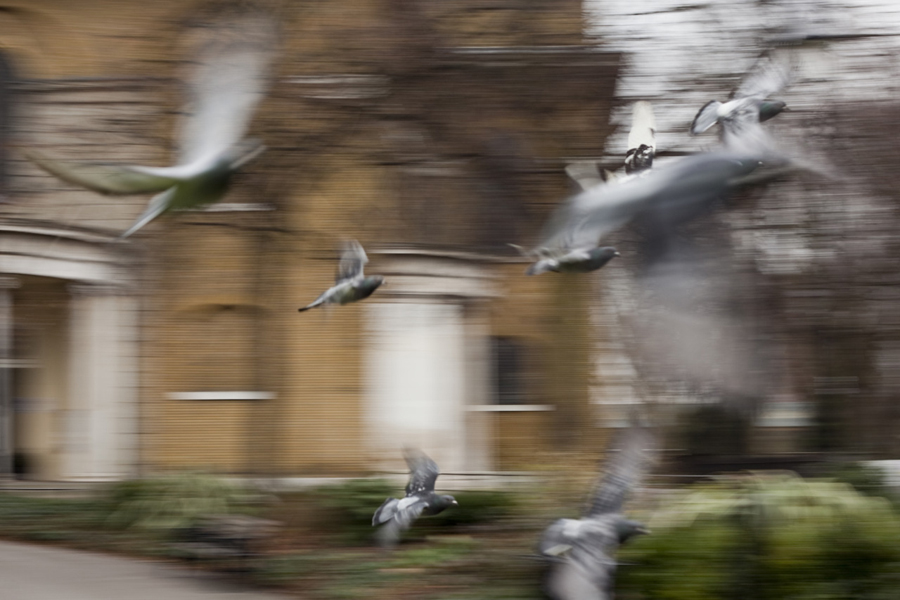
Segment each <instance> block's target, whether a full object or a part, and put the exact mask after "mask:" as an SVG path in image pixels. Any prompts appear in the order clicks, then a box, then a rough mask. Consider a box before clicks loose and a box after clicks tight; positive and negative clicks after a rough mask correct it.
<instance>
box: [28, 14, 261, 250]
mask: <svg viewBox="0 0 900 600" xmlns="http://www.w3.org/2000/svg"><path fill="white" fill-rule="evenodd" d="M206 25H208V26H207V27H198V28H196V31H197V32H198V35H199V40H197V42H198V49H197V52H196V55H195V56H194V57H193V59H192V61H191V63H190V68H191V71H190V73H189V77H188V102H187V107H186V110H185V114H186V117H185V119H184V122H183V123H182V127H181V139H180V151H179V157H178V162H177V164H176V165H175V166H172V167H144V166H138V165H111V164H97V163H71V162H65V161H56V160H51V159H49V158H47V157H45V156H43V155H41V154H39V153H37V152H33V151H31V152H28V153H26V155H27V156H28V158H29V159H30V160H32V161H33V162H34V163H36V164H37V165H38V166H40V167H41V168H43V169H44V170H45V171H48V172H49V173H51V174H53V175H55V176H56V177H58V178H60V179H62V180H63V181H67V182H69V183H72V184H75V185H79V186H81V187H85V188H87V189H90V190H93V191H95V192H99V193H101V194H110V195H131V194H147V193H157V195H156V196H154V197H153V198H152V199H151V200H150V202H149V204H148V206H147V208H146V210H145V211H144V213H143V214H142V215H141V216H140V217H138V219H137V221H135V223H134V224H133V225H132V226H131V227H130V228H129V229H128V230H127V231H126V232H125V233H123V234H122V235H121V236H120V239H121V238H127V237H128V236H130V235H132V234H133V233H134V232H136V231H138V230H139V229H141V228H142V227H144V226H145V225H147V224H148V223H150V222H151V221H153V220H154V219H156V218H157V217H159V216H160V215H162V214H163V213H166V212H169V211H172V210H184V209H191V208H197V207H200V206H204V205H207V204H211V203H214V202H217V201H219V200H221V199H222V197H223V196H224V195H225V193H226V191H227V190H228V184H229V180H230V178H231V175H232V174H233V173H234V172H235V171H236V170H237V169H238V168H240V167H241V166H242V165H244V164H245V163H247V162H248V161H250V160H252V159H253V158H255V157H256V156H257V155H259V154H260V153H261V152H262V151H263V150H264V147H263V146H262V144H261V143H260V142H259V141H256V140H245V139H244V133H245V131H246V129H247V125H248V123H249V121H250V118H251V117H252V116H253V113H254V110H255V108H256V105H257V104H258V103H259V102H260V100H261V99H262V97H263V95H264V93H265V89H266V87H267V83H268V81H267V80H268V69H269V64H270V62H271V59H272V56H273V52H274V45H275V42H276V38H277V36H276V27H275V24H274V22H273V20H272V19H271V17H270V16H268V15H267V14H263V13H260V12H256V11H252V12H250V11H241V10H238V11H234V12H226V13H224V14H222V13H220V14H217V15H215V16H213V17H212V19H211V22H210V23H208V24H206ZM160 192H161V193H160Z"/></svg>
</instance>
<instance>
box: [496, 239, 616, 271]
mask: <svg viewBox="0 0 900 600" xmlns="http://www.w3.org/2000/svg"><path fill="white" fill-rule="evenodd" d="M510 246H512V247H513V248H515V249H516V250H518V251H519V252H520V253H521V254H522V255H523V256H526V257H533V256H537V257H538V260H537V262H535V263H534V264H532V265H531V266H529V267H528V268H527V269H526V270H525V274H526V275H540V274H541V273H547V272H553V273H590V272H591V271H596V270H597V269H600V268H602V267H603V266H604V265H605V264H606V263H608V262H609V261H611V260H612V259H614V258H615V257H617V256H620V254H619V251H618V250H616V249H615V248H613V247H612V246H602V247H598V248H583V249H578V250H569V251H568V252H564V253H558V254H555V255H554V253H553V252H551V251H549V250H547V249H545V248H536V249H534V250H532V251H530V252H529V251H527V250H525V249H524V248H522V247H521V246H516V245H515V244H510Z"/></svg>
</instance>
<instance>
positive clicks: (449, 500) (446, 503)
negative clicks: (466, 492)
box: [434, 494, 459, 510]
mask: <svg viewBox="0 0 900 600" xmlns="http://www.w3.org/2000/svg"><path fill="white" fill-rule="evenodd" d="M434 505H435V508H438V509H440V510H445V509H447V508H450V507H451V506H459V503H458V502H457V501H456V498H454V497H453V496H450V495H447V494H445V495H443V496H438V497H437V499H436V500H435V502H434Z"/></svg>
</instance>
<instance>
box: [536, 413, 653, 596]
mask: <svg viewBox="0 0 900 600" xmlns="http://www.w3.org/2000/svg"><path fill="white" fill-rule="evenodd" d="M651 441H652V440H651V436H650V434H649V432H647V431H646V430H644V429H643V428H639V427H635V426H632V427H631V428H630V429H628V430H627V431H626V432H625V435H624V438H623V440H622V447H621V450H620V451H619V452H618V454H616V455H615V456H614V457H613V458H612V459H610V460H609V462H608V463H607V468H606V474H605V476H604V477H603V478H602V479H601V480H600V482H599V485H598V486H597V488H596V489H595V492H594V497H593V499H592V502H591V506H590V508H589V509H588V511H587V514H585V516H584V517H582V518H581V519H559V520H558V521H556V522H555V523H553V524H552V525H550V526H549V527H548V528H547V529H546V530H545V531H544V534H543V536H542V538H541V540H540V543H539V544H538V551H539V552H540V554H541V555H542V556H544V557H545V558H547V559H548V560H550V561H551V565H550V572H549V574H548V578H547V591H548V593H549V594H550V596H551V597H553V598H555V599H556V600H587V599H592V600H607V599H609V598H612V588H613V583H614V577H615V572H616V559H615V553H616V550H618V548H619V546H620V545H622V544H624V543H625V542H626V541H628V540H629V539H630V538H632V537H634V536H636V535H640V534H646V533H649V531H647V529H646V528H645V527H644V526H643V524H641V523H639V522H637V521H633V520H631V519H627V518H625V517H624V516H623V515H622V505H623V504H624V502H625V499H626V498H627V496H628V495H629V494H630V493H631V491H632V490H633V489H634V488H635V487H636V486H637V485H638V483H639V481H640V479H641V478H642V477H643V474H644V471H645V470H646V468H647V464H648V462H649V458H650V444H651Z"/></svg>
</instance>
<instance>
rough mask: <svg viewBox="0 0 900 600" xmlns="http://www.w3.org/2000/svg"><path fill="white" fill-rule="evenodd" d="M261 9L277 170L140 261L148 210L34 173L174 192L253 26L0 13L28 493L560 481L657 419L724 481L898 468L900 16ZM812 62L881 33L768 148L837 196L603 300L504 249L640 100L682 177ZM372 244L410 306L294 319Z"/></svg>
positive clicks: (533, 5)
mask: <svg viewBox="0 0 900 600" xmlns="http://www.w3.org/2000/svg"><path fill="white" fill-rule="evenodd" d="M260 6H262V7H263V8H264V9H268V10H271V11H273V12H274V13H275V14H277V15H278V20H279V23H280V28H281V30H280V32H279V35H280V39H279V46H278V48H279V51H278V55H277V58H276V62H275V65H274V73H273V76H272V83H271V87H270V91H269V94H268V97H267V98H266V99H265V100H264V101H263V103H262V105H261V106H260V108H259V110H258V112H257V115H256V118H255V119H254V121H253V122H252V125H251V131H250V135H251V136H254V137H258V138H260V139H262V140H263V141H264V143H265V144H266V145H267V146H268V151H267V152H266V153H265V154H264V155H262V157H260V158H259V159H257V160H256V161H255V162H252V163H250V164H248V165H247V166H246V167H245V168H244V170H243V171H242V173H241V174H239V175H238V176H237V179H236V182H235V185H234V186H233V187H232V190H231V191H230V193H229V194H228V196H227V197H226V198H225V200H224V201H223V202H222V203H220V204H217V205H214V206H213V207H212V209H210V210H207V211H193V212H187V213H182V214H178V215H177V216H175V217H169V218H164V219H162V220H159V221H157V222H155V223H153V224H152V225H150V226H148V227H147V228H146V229H145V230H143V231H141V232H139V234H138V235H136V236H135V237H134V238H133V239H129V240H128V242H127V243H114V240H115V237H116V236H117V235H118V233H120V232H121V231H123V230H124V229H125V228H126V227H127V226H128V225H130V224H131V222H132V221H133V220H134V218H135V217H136V216H137V215H138V214H139V213H140V212H141V210H142V209H143V206H144V204H145V203H146V198H145V197H143V196H137V197H134V196H128V197H122V198H117V197H103V196H100V195H97V194H95V193H93V192H90V191H86V190H82V189H80V188H76V187H75V186H71V185H69V184H65V183H61V182H60V181H59V180H57V179H55V178H53V177H51V176H49V175H48V174H46V173H44V172H42V171H39V170H38V169H37V168H36V167H35V166H34V165H32V164H31V163H28V162H27V161H25V160H23V159H22V157H21V153H20V152H19V149H38V150H41V151H47V152H48V153H52V154H53V156H55V157H59V158H69V159H72V158H92V159H96V160H109V161H119V162H139V163H143V164H166V163H167V162H168V161H169V160H170V155H171V152H172V149H173V148H174V145H175V139H174V134H173V130H174V129H175V124H176V121H177V117H178V111H179V110H180V108H179V107H180V106H182V103H183V97H182V96H183V91H184V86H183V81H182V79H180V78H181V77H182V74H183V73H184V71H185V68H186V67H187V66H189V65H186V64H185V63H186V62H187V60H188V58H189V57H190V56H191V51H192V44H193V43H195V40H197V39H200V38H202V34H203V31H204V27H207V26H208V23H209V22H210V20H211V19H213V17H214V16H215V15H217V14H218V13H219V12H221V11H222V10H225V9H231V8H233V7H232V6H231V5H230V4H229V3H227V2H225V3H217V2H193V3H184V2H155V3H152V4H151V5H148V4H147V3H128V2H124V3H123V2H102V1H87V2H82V3H79V4H77V5H75V4H69V3H64V2H50V1H47V2H28V3H27V4H22V5H21V6H19V5H16V4H15V3H11V4H10V5H9V7H8V9H7V10H4V11H3V12H2V13H0V27H2V32H3V34H2V35H3V40H4V43H3V53H2V58H3V64H4V67H3V71H2V74H3V77H2V82H0V83H2V98H3V112H2V115H0V120H2V130H0V131H2V135H3V138H4V144H3V148H4V156H3V160H2V166H3V172H2V186H3V197H4V201H5V202H4V203H3V204H2V205H0V215H2V221H0V226H2V231H3V234H2V240H3V243H2V254H0V271H2V272H3V273H4V274H5V275H6V276H7V277H6V279H4V285H3V289H2V292H0V293H2V294H3V298H4V299H3V302H2V303H0V304H2V306H3V311H4V315H5V316H4V320H3V323H4V327H3V331H2V335H0V340H3V344H0V346H4V347H6V348H7V357H6V358H5V359H4V363H3V366H4V373H5V377H6V380H5V383H4V385H3V386H2V388H0V389H2V396H3V402H2V405H3V406H4V410H5V421H4V423H5V425H4V429H3V444H4V450H5V456H6V458H5V462H4V463H3V465H4V466H3V469H4V470H5V472H7V473H14V474H15V475H16V476H17V477H21V478H26V479H37V480H93V479H116V478H124V477H129V476H132V475H135V474H138V473H149V472H154V471H159V470H165V469H172V468H195V469H204V470H211V471H215V472H220V473H230V474H254V475H267V476H274V475H278V476H288V475H290V476H300V475H347V474H359V473H365V472H370V471H372V470H379V469H400V468H401V466H402V462H400V459H399V454H398V448H399V446H400V445H401V444H402V443H404V442H407V443H412V444H418V445H421V446H423V447H427V448H428V449H429V451H430V452H431V453H432V454H433V455H434V456H435V459H436V460H437V461H438V462H439V463H440V464H442V465H443V469H444V471H445V472H446V473H475V472H506V471H515V470H535V469H540V468H541V466H542V465H543V464H545V463H546V462H547V461H546V460H545V458H546V456H548V455H549V454H553V453H555V452H573V451H574V452H577V451H580V450H587V451H592V452H593V451H595V450H596V449H598V448H602V447H603V443H604V440H605V434H604V428H607V427H615V426H617V425H622V424H624V423H625V422H626V420H627V415H628V414H629V408H630V407H633V406H634V405H639V404H644V405H647V406H648V407H649V408H648V410H649V411H650V412H652V413H653V414H654V415H655V417H654V418H655V419H656V421H657V424H664V425H665V434H666V442H665V443H664V444H663V448H664V449H665V450H667V451H671V453H672V454H673V455H678V456H682V457H684V456H693V457H695V458H697V460H700V457H703V459H704V460H706V461H707V462H708V461H709V460H711V459H712V458H713V457H719V458H723V457H729V458H734V459H736V458H739V457H743V458H742V460H749V458H748V457H754V460H756V462H759V461H763V462H764V459H763V457H771V456H793V457H795V458H796V459H797V460H803V461H809V460H815V459H817V458H821V457H823V456H824V455H823V453H835V452H837V453H841V454H844V455H853V456H855V457H864V458H871V459H875V458H891V457H893V456H895V455H896V454H897V452H898V451H900V447H898V444H900V439H898V435H897V433H896V431H897V425H898V418H900V413H898V411H900V408H898V407H897V404H896V402H895V401H894V396H895V394H896V391H897V385H898V381H900V379H898V377H900V376H898V363H900V331H898V326H900V322H897V318H896V316H895V315H896V313H897V310H896V299H895V295H896V293H895V292H894V291H892V290H893V289H894V287H895V279H896V278H897V276H898V270H897V267H896V266H895V256H896V254H897V251H898V248H897V242H896V236H895V231H896V225H897V223H896V220H897V208H896V199H895V197H896V186H895V185H893V184H892V183H891V182H892V177H893V176H894V174H895V172H896V169H894V168H893V164H894V156H895V152H896V151H895V149H894V144H893V128H894V125H895V123H896V121H897V118H898V115H900V108H898V105H897V102H896V87H897V83H896V81H897V78H896V77H895V75H896V69H897V61H896V51H897V47H898V44H900V38H897V37H893V34H894V33H896V31H897V30H896V27H897V25H898V24H900V16H898V14H900V13H898V9H897V8H896V7H895V6H894V5H893V3H890V2H882V3H874V2H864V1H862V0H859V1H853V2H845V3H827V4H819V3H804V2H775V3H756V2H749V1H747V2H738V3H716V2H713V3H708V4H699V5H690V6H682V5H681V4H680V3H678V2H660V3H655V4H654V5H653V6H652V7H651V6H648V7H641V8H635V7H634V6H633V5H632V3H626V2H581V1H576V0H571V1H569V0H567V1H564V2H520V1H516V0H501V1H498V2H493V1H492V2H485V1H483V0H454V1H452V2H441V3H422V2H415V1H412V0H396V1H394V0H391V1H387V0H386V1H384V2H368V3H355V2H353V1H351V0H348V1H347V2H334V1H333V2H327V3H320V2H300V3H283V2H271V3H268V4H266V3H262V4H261V5H260ZM798 31H799V32H800V33H801V34H803V35H806V34H809V33H811V34H831V35H835V34H838V35H858V36H860V37H858V38H851V39H844V40H839V41H833V42H830V43H828V44H827V45H826V44H819V45H818V46H817V47H813V48H810V47H808V46H809V45H806V46H803V47H802V48H798V49H796V50H795V53H796V56H798V57H799V60H798V64H799V65H800V68H799V69H798V74H797V76H796V77H795V79H794V82H793V84H792V85H791V87H789V88H788V89H787V90H786V91H785V92H784V94H783V96H784V99H785V100H786V101H787V103H788V106H789V108H790V109H791V111H792V112H789V113H785V114H784V115H782V116H781V117H780V118H779V119H777V120H775V121H773V122H772V123H770V124H769V125H771V127H770V130H771V131H772V135H773V137H775V138H776V139H777V140H778V141H779V143H782V144H785V145H788V146H789V147H790V148H791V150H792V151H793V152H794V153H795V154H799V155H802V156H804V157H808V158H810V160H817V161H819V164H821V165H824V170H826V171H827V172H828V173H829V174H831V177H825V176H816V175H809V174H806V175H802V176H797V177H791V178H786V179H785V180H783V181H776V182H774V183H771V184H769V185H767V186H764V187H757V188H755V189H754V190H752V191H751V192H748V193H745V194H742V195H741V196H739V197H737V198H734V199H731V200H730V201H729V202H728V203H727V204H725V205H723V206H719V207H716V209H715V210H712V211H709V212H707V213H706V214H701V215H699V217H698V218H696V219H694V220H693V221H691V222H690V223H689V224H688V225H687V226H684V227H680V228H670V229H667V230H666V231H665V232H662V233H661V232H660V231H659V230H658V229H657V228H654V227H652V226H646V224H645V226H643V227H642V226H640V225H639V226H635V227H632V228H630V229H626V230H624V231H622V232H619V233H617V234H616V235H614V236H612V239H611V240H610V242H611V243H614V244H615V245H616V246H617V247H619V249H620V251H622V254H623V258H622V259H620V260H617V261H615V262H614V263H612V264H611V265H610V266H608V267H607V268H605V269H603V270H602V271H601V272H599V273H597V274H592V275H589V276H584V277H576V276H571V275H556V274H550V275H545V276H541V277H534V278H527V277H524V276H523V275H522V271H523V269H524V266H525V263H524V262H522V261H521V260H520V259H518V258H517V257H516V255H515V252H514V251H513V250H511V249H510V248H508V246H507V244H508V243H518V244H522V245H529V244H530V243H532V242H533V241H534V240H535V239H536V234H537V232H538V230H539V227H540V225H541V223H542V222H543V221H544V220H545V218H546V215H547V214H548V213H549V211H550V210H551V209H552V208H553V207H554V206H555V205H556V204H557V203H558V202H560V201H561V200H562V199H563V198H565V197H566V196H567V195H569V194H570V193H571V192H572V191H573V190H574V188H573V187H572V184H571V182H570V181H569V180H567V178H566V176H565V172H564V167H565V165H566V164H567V163H569V162H571V161H574V160H590V159H597V160H603V159H604V158H606V159H607V160H608V159H610V158H613V159H618V158H620V157H621V155H622V153H623V152H624V149H625V142H624V135H625V133H626V132H627V125H628V119H629V118H630V111H631V102H632V101H633V100H638V99H643V100H651V101H652V102H653V103H654V106H655V111H656V114H657V121H658V128H659V131H658V132H657V137H658V143H659V146H660V150H678V151H684V150H697V149H702V148H707V147H711V146H714V145H715V144H716V141H715V136H713V135H711V134H710V135H708V136H705V137H697V138H690V137H689V136H688V135H687V124H688V123H689V122H690V119H691V118H692V116H693V114H694V113H695V112H696V110H697V109H698V108H699V107H700V106H702V105H703V104H704V103H705V102H706V101H707V100H709V99H712V98H721V99H724V97H725V96H726V95H727V93H728V92H729V91H730V90H731V89H732V88H734V87H735V85H736V84H737V83H738V82H739V81H740V78H741V77H742V76H743V74H744V73H745V72H746V71H748V70H749V69H750V67H751V66H752V64H753V63H754V61H755V60H756V58H757V57H758V55H759V54H760V52H761V51H762V50H763V49H764V48H766V47H767V45H766V44H767V43H768V42H767V40H770V39H771V38H773V37H774V38H776V39H782V38H785V37H790V36H791V35H794V36H795V37H796V36H797V35H800V34H797V33H796V32H798ZM779 36H781V37H779ZM186 57H188V58H186ZM348 238H356V239H359V240H360V241H361V242H362V243H363V245H364V246H365V247H366V248H367V249H369V254H370V257H371V259H372V263H371V264H370V265H369V269H370V270H371V271H372V272H375V273H382V274H384V275H386V276H387V279H388V281H389V285H388V286H387V287H385V288H383V289H382V290H380V291H379V292H378V293H377V294H376V295H375V296H374V297H373V298H371V299H370V300H369V301H367V302H366V303H363V304H359V305H354V306H350V307H345V308H343V309H338V310H336V311H334V312H333V313H331V314H329V315H328V316H324V315H321V314H312V313H310V314H303V315H298V314H297V313H296V310H295V309H296V307H298V306H302V305H305V304H306V303H308V302H309V301H311V300H312V299H314V298H315V296H316V295H317V294H318V292H319V290H320V289H323V286H324V285H326V284H328V282H329V281H330V278H331V274H332V271H333V269H334V268H335V264H336V256H337V254H336V252H337V251H336V248H337V246H338V244H339V242H340V241H341V240H343V239H348ZM751 462H752V461H751Z"/></svg>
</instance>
